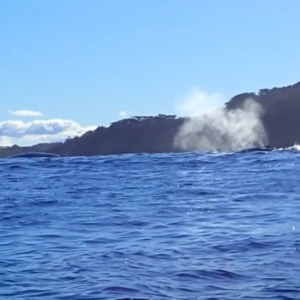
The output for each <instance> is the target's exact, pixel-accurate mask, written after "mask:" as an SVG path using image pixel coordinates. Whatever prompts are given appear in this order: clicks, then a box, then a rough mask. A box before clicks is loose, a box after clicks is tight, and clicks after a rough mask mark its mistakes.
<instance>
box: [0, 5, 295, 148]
mask: <svg viewBox="0 0 300 300" xmlns="http://www.w3.org/2000/svg"><path fill="white" fill-rule="evenodd" d="M299 11H300V1H298V0H288V1H287V0H240V1H237V0H223V1H221V0H209V1H208V0H195V1H192V0H182V1H179V0H172V1H169V0H159V1H157V0H147V1H146V0H145V1H141V0H138V1H133V0H126V1H124V0H122V1H121V0H119V1H118V0H81V1H78V0H53V1H41V0H23V1H17V0H11V1H7V0H0V41H1V47H0V104H1V106H0V145H5V144H12V143H15V142H16V143H18V144H30V143H36V142H40V141H53V140H57V139H63V138H64V137H66V136H67V135H70V136H73V135H75V134H82V133H83V132H84V131H86V130H88V129H93V128H94V127H95V126H96V125H108V124H109V123H111V122H113V121H116V120H118V119H120V118H122V117H124V116H130V115H156V114H158V113H165V114H174V113H180V110H178V107H181V106H180V103H181V102H184V101H185V99H188V98H189V94H190V93H194V91H195V90H197V91H198V92H199V94H201V95H202V96H203V95H206V96H205V97H206V98H205V101H206V104H205V105H206V106H210V101H212V102H213V101H214V102H216V101H217V102H219V103H220V104H222V103H223V102H224V101H227V100H229V99H230V97H232V96H234V95H235V94H237V93H241V92H246V91H258V90H259V89H260V88H272V87H274V86H284V85H290V84H293V83H296V82H298V81H300V75H299V70H300V55H299V50H300V35H299V33H298V30H299V28H300V18H299ZM216 95H217V96H216ZM220 95H221V96H220ZM202 98H203V97H202ZM202 98H201V99H202ZM216 99H217V100H216ZM202 100H203V99H202ZM197 109H198V110H200V111H199V113H201V105H200V106H197ZM121 112H122V113H121ZM184 112H185V111H184Z"/></svg>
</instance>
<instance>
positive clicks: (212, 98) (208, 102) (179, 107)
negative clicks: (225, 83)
mask: <svg viewBox="0 0 300 300" xmlns="http://www.w3.org/2000/svg"><path fill="white" fill-rule="evenodd" d="M225 101H226V98H225V96H224V95H222V94H220V93H215V94H208V93H206V92H204V91H202V90H200V89H199V88H194V89H193V90H191V91H190V92H189V93H188V94H187V95H185V96H183V97H180V98H178V99H177V101H176V104H175V109H176V112H177V114H178V115H180V116H184V117H197V116H199V115H202V114H204V113H207V112H209V111H211V110H213V109H215V108H217V107H220V106H222V105H223V104H224V103H225Z"/></svg>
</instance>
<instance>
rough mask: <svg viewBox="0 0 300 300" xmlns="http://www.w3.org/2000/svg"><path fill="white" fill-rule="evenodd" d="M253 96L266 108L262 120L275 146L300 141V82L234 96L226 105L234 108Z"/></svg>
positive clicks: (283, 145)
mask: <svg viewBox="0 0 300 300" xmlns="http://www.w3.org/2000/svg"><path fill="white" fill-rule="evenodd" d="M247 98H252V99H253V100H255V101H256V102H258V103H259V104H260V105H261V106H262V108H263V109H264V114H263V115H262V117H261V118H262V122H263V125H264V127H265V130H266V132H267V134H268V138H269V144H270V145H271V146H273V147H280V148H281V147H282V148H284V147H289V146H293V145H295V144H298V143H300V82H299V83H296V84H294V85H291V86H287V87H282V88H273V89H261V90H260V91H259V93H257V94H255V93H244V94H240V95H237V96H235V97H233V98H232V99H231V100H230V101H229V102H228V103H226V107H227V109H229V110H234V109H237V108H240V107H242V106H243V104H244V102H245V100H246V99H247Z"/></svg>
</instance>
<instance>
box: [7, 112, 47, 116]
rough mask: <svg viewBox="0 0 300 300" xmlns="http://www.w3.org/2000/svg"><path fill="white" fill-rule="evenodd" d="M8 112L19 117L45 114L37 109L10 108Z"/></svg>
mask: <svg viewBox="0 0 300 300" xmlns="http://www.w3.org/2000/svg"><path fill="white" fill-rule="evenodd" d="M8 112H9V113H10V114H11V115H14V116H19V117H41V116H43V115H44V114H43V113H42V112H40V111H35V110H9V111H8Z"/></svg>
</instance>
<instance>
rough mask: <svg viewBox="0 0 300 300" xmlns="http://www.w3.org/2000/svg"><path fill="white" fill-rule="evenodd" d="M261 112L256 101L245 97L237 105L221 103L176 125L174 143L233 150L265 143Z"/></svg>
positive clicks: (191, 148)
mask: <svg viewBox="0 0 300 300" xmlns="http://www.w3.org/2000/svg"><path fill="white" fill-rule="evenodd" d="M263 113H264V111H263V109H262V107H261V106H260V105H259V104H258V103H257V102H255V101H254V100H252V99H247V100H246V101H245V102H244V105H243V106H242V107H241V108H239V109H235V110H227V109H226V108H225V107H222V108H217V109H214V110H212V111H209V112H207V113H204V114H202V115H200V116H198V117H191V118H189V119H188V120H187V121H186V122H185V123H184V124H183V125H182V126H181V127H180V129H179V131H178V133H177V134H176V136H175V139H174V146H175V147H176V148H178V149H180V150H183V151H195V150H200V151H233V150H238V149H245V148H250V147H254V146H255V147H257V146H263V145H266V144H267V143H268V137H267V134H266V131H265V129H264V126H263V124H262V121H261V116H262V114H263Z"/></svg>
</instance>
